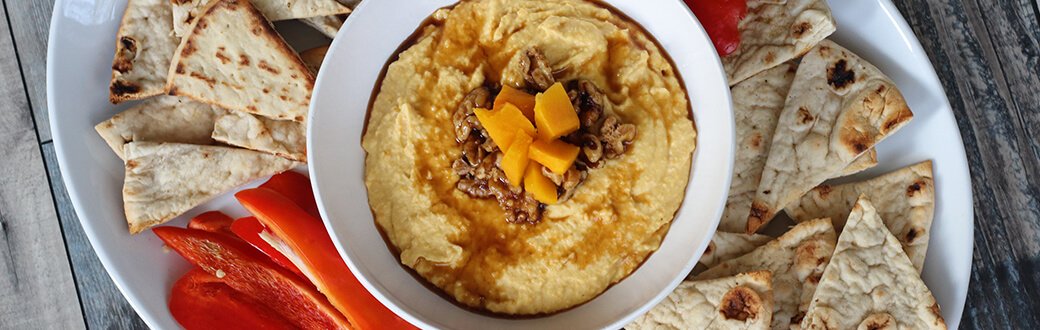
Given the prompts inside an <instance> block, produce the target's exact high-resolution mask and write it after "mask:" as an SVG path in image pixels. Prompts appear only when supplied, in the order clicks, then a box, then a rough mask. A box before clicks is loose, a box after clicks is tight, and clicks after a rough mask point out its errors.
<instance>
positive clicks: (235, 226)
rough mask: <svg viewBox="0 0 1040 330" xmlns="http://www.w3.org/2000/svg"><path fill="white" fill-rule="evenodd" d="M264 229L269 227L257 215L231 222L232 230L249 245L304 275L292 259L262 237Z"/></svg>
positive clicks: (283, 265)
mask: <svg viewBox="0 0 1040 330" xmlns="http://www.w3.org/2000/svg"><path fill="white" fill-rule="evenodd" d="M264 230H267V228H266V227H264V225H263V224H262V223H260V220H257V219H256V218H255V217H245V218H241V219H238V220H235V222H234V223H232V224H231V232H233V233H235V235H238V237H241V238H242V239H243V240H245V241H246V242H247V243H249V245H252V246H253V247H255V248H257V249H260V251H262V252H263V253H264V254H266V255H267V256H268V257H271V260H274V262H275V263H276V264H278V265H279V266H282V267H285V269H288V270H291V271H293V273H296V274H297V275H300V276H304V275H303V273H302V272H300V269H299V268H296V265H294V264H293V263H292V261H290V260H289V259H288V258H286V257H285V255H283V254H282V253H281V252H278V250H275V249H274V248H273V247H271V244H268V243H267V242H265V241H264V239H263V238H261V237H260V233H261V232H263V231H264Z"/></svg>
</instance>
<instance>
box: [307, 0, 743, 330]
mask: <svg viewBox="0 0 1040 330" xmlns="http://www.w3.org/2000/svg"><path fill="white" fill-rule="evenodd" d="M455 2H457V0H437V1H421V2H413V3H411V5H409V6H406V7H401V6H399V5H398V4H397V3H395V2H390V1H367V2H362V3H361V5H360V6H359V7H358V8H357V9H356V10H355V11H354V13H353V14H352V16H351V17H352V18H351V19H350V20H349V21H348V22H347V23H346V24H345V25H344V26H343V28H342V29H341V30H340V33H339V35H338V36H337V37H336V41H335V42H333V43H332V46H331V47H330V49H329V52H328V54H327V55H326V56H327V57H326V60H325V62H324V64H323V65H322V68H321V70H320V71H319V74H318V82H317V84H316V85H315V88H314V96H313V97H312V98H311V112H310V115H311V117H310V119H309V120H308V123H310V125H309V126H310V127H309V129H308V131H309V134H308V137H309V141H308V142H309V145H308V146H307V150H308V156H309V163H310V170H311V174H312V177H311V182H312V184H313V186H314V191H315V192H316V194H317V199H318V203H319V204H318V205H319V206H321V209H322V217H323V218H325V219H328V221H326V222H325V223H326V227H327V228H329V230H330V232H331V234H332V237H333V241H335V242H336V244H337V246H338V247H339V248H340V254H342V255H343V256H344V258H345V259H346V261H347V264H348V265H349V266H350V268H351V270H352V271H353V272H354V274H355V275H357V277H358V279H359V280H361V283H363V284H364V285H365V287H366V288H367V289H368V290H369V291H371V292H372V293H373V295H374V296H376V298H378V299H379V300H380V301H382V302H383V304H384V305H386V306H387V307H389V308H390V309H391V310H393V311H394V312H396V313H397V314H398V315H401V316H402V317H404V318H405V319H406V320H408V321H410V322H411V323H413V324H416V325H419V326H421V327H423V328H447V329H459V328H470V329H596V328H620V327H622V326H624V325H625V324H628V323H629V322H631V321H632V320H633V319H635V318H636V317H638V316H639V315H641V314H643V312H645V311H646V310H648V309H650V308H651V307H653V305H655V304H656V303H657V302H659V301H660V300H661V299H664V297H665V296H666V295H667V294H668V293H670V292H671V291H672V290H673V289H674V288H675V286H676V285H678V284H679V282H680V281H681V280H682V279H683V278H684V277H685V276H686V274H688V273H689V272H690V270H691V269H692V268H693V265H694V263H695V262H696V261H697V259H699V257H700V255H701V252H703V251H704V249H705V248H706V247H707V244H708V242H709V241H710V240H711V234H712V233H713V232H714V230H715V226H716V225H717V224H718V219H719V217H720V216H721V215H722V213H721V212H722V207H723V206H724V205H725V201H726V195H727V191H728V190H729V177H730V173H731V171H732V163H733V115H732V110H731V108H732V104H731V103H730V99H729V88H728V85H727V84H726V79H725V75H724V74H723V70H722V64H721V63H720V62H719V60H718V56H717V55H716V53H715V49H714V48H713V47H712V45H711V41H710V40H709V39H708V37H707V35H706V34H705V33H704V32H703V30H702V29H701V28H700V26H699V25H698V24H697V22H696V21H695V20H694V19H693V15H692V14H691V13H690V12H689V10H688V9H686V7H685V5H684V4H683V3H682V2H679V1H669V0H657V1H646V0H608V1H605V2H606V3H608V4H610V5H612V6H614V7H615V8H617V9H618V10H620V11H621V12H623V13H625V14H626V15H628V16H629V17H631V18H632V19H633V20H634V21H636V22H638V23H639V24H641V25H642V26H643V27H644V28H645V29H646V30H647V31H648V32H649V33H650V34H651V35H653V36H655V37H656V38H657V40H658V41H659V42H660V44H661V45H662V47H663V48H664V49H665V51H667V52H668V54H669V55H671V58H672V60H674V61H675V66H676V68H677V70H678V71H679V73H680V75H681V76H682V78H684V80H685V81H684V82H685V85H686V89H687V92H688V94H689V99H690V104H691V108H692V109H693V117H694V120H695V122H696V126H697V128H698V136H697V140H698V144H697V149H696V151H695V152H694V153H693V164H692V169H691V172H690V183H689V185H688V186H687V190H686V199H685V200H684V201H683V204H682V207H681V208H680V209H679V211H678V212H677V213H676V216H675V220H674V221H672V224H671V228H670V229H669V232H668V234H667V236H665V238H664V241H662V243H661V247H660V249H658V250H657V252H654V254H653V255H651V256H650V258H648V259H647V260H646V262H645V263H643V265H642V266H641V267H640V268H639V269H638V270H636V271H635V272H634V273H632V274H631V275H630V276H629V277H628V278H626V279H625V280H624V281H621V282H619V283H618V284H616V285H614V286H612V287H611V288H610V289H608V290H606V291H605V292H604V293H603V294H601V295H600V296H598V297H596V298H595V299H592V300H591V301H589V302H586V303H584V304H582V305H580V306H578V307H575V308H573V309H570V310H568V311H565V312H561V313H557V314H554V315H551V316H547V317H540V318H527V319H505V318H500V317H489V316H486V315H482V314H477V313H473V312H470V311H468V310H465V309H462V308H459V307H457V306H456V305H454V304H452V303H449V302H448V301H445V299H443V298H442V297H441V296H439V295H438V294H436V293H434V292H433V291H430V290H429V289H427V288H426V287H425V286H424V285H423V284H422V283H420V282H419V281H416V280H415V278H414V277H412V275H410V274H409V272H407V271H405V270H404V269H403V268H402V267H401V266H400V263H399V262H398V261H397V259H395V258H394V256H393V255H391V253H390V251H389V249H387V248H386V245H385V243H384V242H383V239H382V237H381V236H380V235H379V232H378V231H377V229H376V226H375V221H374V220H373V218H372V212H371V211H370V209H369V206H368V198H367V192H366V189H365V184H364V181H363V180H362V179H363V177H364V165H365V152H364V151H363V150H362V149H361V141H360V137H361V134H362V130H363V129H364V122H365V114H366V112H367V109H368V105H369V99H370V97H371V95H372V90H373V88H374V87H376V85H375V84H376V81H377V79H378V78H379V73H380V71H381V70H382V69H383V67H384V66H385V65H386V62H387V60H388V59H390V58H391V57H392V56H393V55H394V51H395V50H396V49H397V48H398V47H400V45H401V43H402V42H404V40H405V39H407V38H408V36H409V35H411V34H412V33H413V32H414V31H415V30H416V29H417V28H418V27H419V26H420V25H421V23H422V22H423V20H425V19H426V18H427V17H429V16H430V15H432V14H433V12H434V11H435V10H436V9H438V8H441V7H445V6H448V5H451V4H453V3H455ZM390 20H394V21H395V24H391V25H387V24H386V23H385V22H387V21H390ZM677 30H679V31H688V32H685V33H670V32H672V31H677ZM357 45H365V47H357ZM400 152H408V151H405V150H401V151H400ZM683 175H685V174H683Z"/></svg>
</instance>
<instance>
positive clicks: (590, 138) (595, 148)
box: [580, 134, 603, 165]
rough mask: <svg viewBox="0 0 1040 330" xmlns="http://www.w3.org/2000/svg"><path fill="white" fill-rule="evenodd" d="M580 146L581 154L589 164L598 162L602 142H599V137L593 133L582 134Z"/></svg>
mask: <svg viewBox="0 0 1040 330" xmlns="http://www.w3.org/2000/svg"><path fill="white" fill-rule="evenodd" d="M580 146H581V152H582V154H584V155H585V159H587V160H588V161H589V163H590V164H592V165H595V164H597V163H599V160H600V159H603V144H602V143H600V141H599V138H598V137H596V136H595V135H592V134H585V135H582V136H581V144H580Z"/></svg>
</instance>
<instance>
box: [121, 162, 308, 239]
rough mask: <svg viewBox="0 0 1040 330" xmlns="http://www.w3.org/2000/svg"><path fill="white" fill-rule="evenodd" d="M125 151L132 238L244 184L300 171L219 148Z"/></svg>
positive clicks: (125, 193) (125, 202)
mask: <svg viewBox="0 0 1040 330" xmlns="http://www.w3.org/2000/svg"><path fill="white" fill-rule="evenodd" d="M125 151H126V176H125V178H124V181H123V209H124V211H125V212H126V221H127V223H129V224H130V233H131V234H136V233H139V232H141V231H144V230H145V229H148V228H150V227H152V226H155V225H158V224H161V223H163V222H166V221H169V220H171V219H173V218H175V217H177V216H178V215H181V214H182V213H184V212H186V211H188V210H190V209H191V208H193V207H195V206H197V205H199V204H202V203H205V202H207V201H209V200H210V199H212V198H213V197H216V196H218V195H220V194H222V193H224V192H226V191H228V190H231V189H233V188H235V187H238V186H241V185H243V184H246V183H248V182H249V181H253V180H256V179H259V178H262V177H265V176H268V175H272V174H276V173H281V172H284V171H286V170H289V169H291V168H293V167H297V166H300V165H302V164H301V163H298V162H294V161H291V160H288V159H285V158H282V157H278V156H273V155H268V154H265V153H262V152H256V151H252V150H245V149H238V148H230V147H222V146H200V145H193V144H183V143H153V142H131V143H128V144H127V145H126V148H125Z"/></svg>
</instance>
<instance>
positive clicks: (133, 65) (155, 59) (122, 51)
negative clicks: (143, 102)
mask: <svg viewBox="0 0 1040 330" xmlns="http://www.w3.org/2000/svg"><path fill="white" fill-rule="evenodd" d="M171 15H172V14H171V12H170V1H169V0H130V2H128V3H127V4H126V11H124V12H123V20H122V22H121V23H120V25H119V32H117V33H116V55H115V58H113V59H112V82H111V83H110V84H109V86H108V91H109V100H110V101H111V102H112V103H120V102H123V101H127V100H139V99H143V98H147V97H152V96H156V95H159V94H162V93H164V92H165V91H166V72H167V71H168V69H169V65H170V59H171V58H173V51H174V50H175V49H177V44H178V43H179V42H180V40H179V39H178V38H177V37H175V36H173V34H171V33H170V29H172V28H173V27H172V26H171V25H170V18H171V17H172V16H171Z"/></svg>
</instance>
